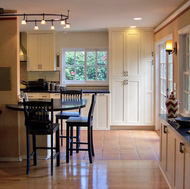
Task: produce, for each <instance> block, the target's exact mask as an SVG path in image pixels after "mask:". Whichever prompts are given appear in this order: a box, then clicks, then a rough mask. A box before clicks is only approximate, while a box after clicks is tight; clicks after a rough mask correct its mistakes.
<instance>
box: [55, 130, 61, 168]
mask: <svg viewBox="0 0 190 189" xmlns="http://www.w3.org/2000/svg"><path fill="white" fill-rule="evenodd" d="M56 153H58V155H57V166H60V144H59V129H58V130H57V131H56Z"/></svg>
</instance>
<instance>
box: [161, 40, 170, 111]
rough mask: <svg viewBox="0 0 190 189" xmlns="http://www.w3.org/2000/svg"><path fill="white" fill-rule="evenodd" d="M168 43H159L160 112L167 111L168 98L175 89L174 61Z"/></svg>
mask: <svg viewBox="0 0 190 189" xmlns="http://www.w3.org/2000/svg"><path fill="white" fill-rule="evenodd" d="M165 47H166V43H165V42H164V43H162V44H160V45H159V49H160V52H159V54H160V57H159V60H160V61H159V63H160V113H166V105H165V103H166V98H167V97H168V96H169V95H170V94H171V92H172V91H173V61H172V54H168V53H167V52H166V48H165Z"/></svg>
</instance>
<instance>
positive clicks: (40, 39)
mask: <svg viewBox="0 0 190 189" xmlns="http://www.w3.org/2000/svg"><path fill="white" fill-rule="evenodd" d="M54 39H55V37H54V33H50V32H49V33H48V32H47V33H27V57H28V61H27V71H54V70H55V60H54Z"/></svg>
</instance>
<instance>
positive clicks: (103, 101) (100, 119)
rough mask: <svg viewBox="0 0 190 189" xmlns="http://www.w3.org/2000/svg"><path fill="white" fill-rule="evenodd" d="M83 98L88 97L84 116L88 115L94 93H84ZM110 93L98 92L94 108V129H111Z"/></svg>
mask: <svg viewBox="0 0 190 189" xmlns="http://www.w3.org/2000/svg"><path fill="white" fill-rule="evenodd" d="M83 98H87V99H88V103H87V105H86V107H85V108H82V116H88V112H89V109H90V105H91V100H92V94H83ZM109 124H110V123H109V94H97V99H96V104H95V109H94V120H93V129H94V130H109V129H110V128H109Z"/></svg>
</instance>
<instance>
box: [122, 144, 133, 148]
mask: <svg viewBox="0 0 190 189" xmlns="http://www.w3.org/2000/svg"><path fill="white" fill-rule="evenodd" d="M120 148H135V145H134V144H120Z"/></svg>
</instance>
